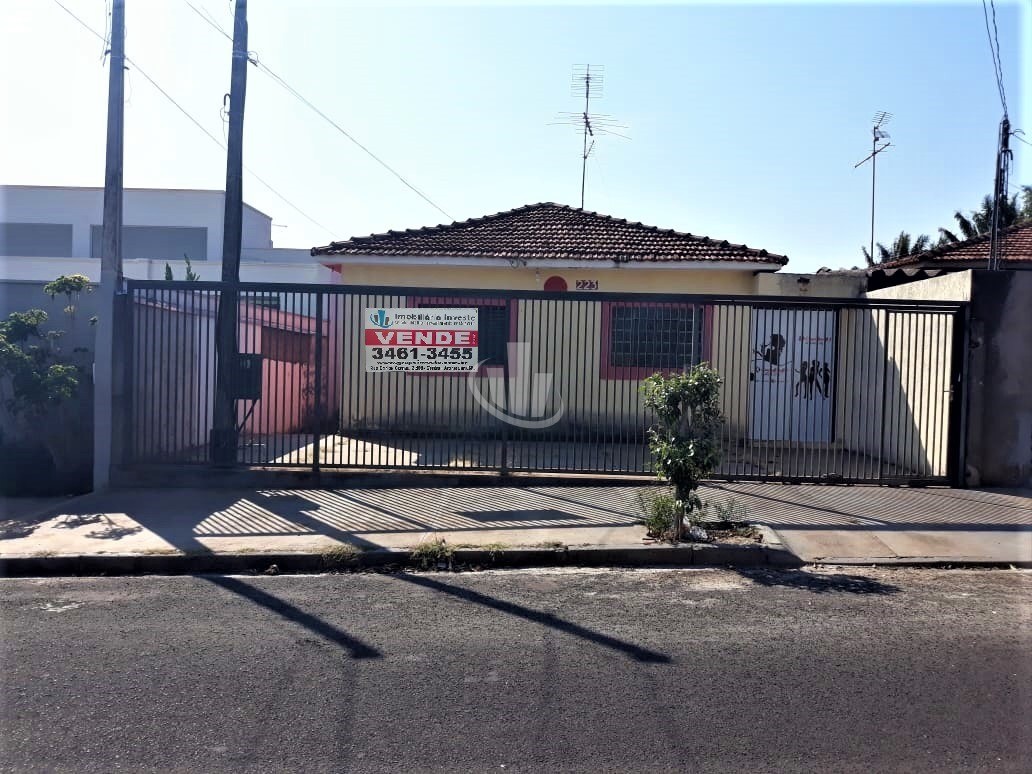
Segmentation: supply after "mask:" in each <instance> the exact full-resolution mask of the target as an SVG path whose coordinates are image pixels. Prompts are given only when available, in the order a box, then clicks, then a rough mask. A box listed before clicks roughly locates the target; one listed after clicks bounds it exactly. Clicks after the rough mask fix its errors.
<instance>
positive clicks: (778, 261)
mask: <svg viewBox="0 0 1032 774" xmlns="http://www.w3.org/2000/svg"><path fill="white" fill-rule="evenodd" d="M316 254H317V253H315V251H314V250H313V255H316ZM318 255H319V258H320V263H322V264H323V265H327V266H328V265H336V266H349V265H350V266H385V265H390V266H467V267H472V266H492V267H509V268H522V267H534V268H542V269H710V270H718V271H777V270H778V269H780V268H782V267H783V266H784V265H785V264H786V263H787V262H788V259H787V258H784V257H783V256H777V257H776V256H766V257H764V258H763V259H762V260H761V259H755V260H748V259H709V260H707V259H702V260H670V261H666V260H664V261H650V260H621V261H616V260H611V259H593V258H592V259H587V258H581V259H577V258H520V257H513V258H499V257H495V256H470V255H378V254H375V253H371V254H347V255H339V254H326V253H319V254H318Z"/></svg>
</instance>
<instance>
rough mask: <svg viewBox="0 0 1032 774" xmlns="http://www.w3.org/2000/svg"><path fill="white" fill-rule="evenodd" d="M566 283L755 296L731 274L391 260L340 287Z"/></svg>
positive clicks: (348, 277) (351, 274) (352, 271)
mask: <svg viewBox="0 0 1032 774" xmlns="http://www.w3.org/2000/svg"><path fill="white" fill-rule="evenodd" d="M552 276H559V277H562V278H564V279H565V280H566V282H567V285H568V289H569V290H576V283H577V280H587V281H592V280H594V281H597V282H598V286H597V287H595V288H593V289H594V290H598V291H602V292H616V293H619V292H626V293H729V294H730V293H734V294H742V295H751V294H753V293H755V292H756V291H755V288H756V282H755V277H754V272H753V271H749V270H746V271H742V270H727V269H723V270H722V269H712V270H710V269H683V268H681V269H671V268H652V267H648V268H645V267H640V266H635V267H632V268H620V269H613V268H598V269H594V268H590V267H589V268H576V269H563V268H534V267H533V266H519V267H515V268H513V267H506V266H447V265H437V266H432V265H423V266H402V265H393V266H392V265H390V258H385V259H384V260H383V263H380V264H376V265H370V266H365V265H345V266H343V267H342V270H341V279H340V281H341V282H342V283H343V284H346V285H378V286H398V287H424V288H473V289H486V288H491V289H496V290H543V289H544V284H545V282H546V281H547V280H548V278H549V277H552Z"/></svg>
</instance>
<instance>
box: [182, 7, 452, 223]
mask: <svg viewBox="0 0 1032 774" xmlns="http://www.w3.org/2000/svg"><path fill="white" fill-rule="evenodd" d="M183 2H184V3H186V5H187V6H189V7H190V9H191V10H192V11H193V12H194V13H196V14H197V15H198V16H199V17H200V18H201V19H203V20H204V21H205V22H206V23H207V24H208V26H210V27H211V28H212V29H214V30H215V31H216V32H218V33H220V34H221V35H222V36H223V37H225V38H226V39H228V40H230V41H232V40H233V36H232V35H230V34H229V33H228V32H226V30H224V29H223V28H222V27H221V26H220V25H219V24H218V22H216V21H215V20H214V19H213V18H211V16H210V14H206V13H204V12H202V11H201V10H200V9H199V8H198V7H197V6H196V5H194V4H193V3H192V2H190V0H183ZM247 58H248V60H249V61H250V62H251V64H253V65H254V66H255V67H257V68H258V69H259V70H261V71H262V72H264V73H265V74H266V75H268V76H269V77H270V78H272V79H273V80H274V81H276V83H278V84H279V85H280V86H281V87H282V88H283V89H285V90H286V92H287V93H288V94H290V95H291V96H292V97H294V98H295V99H297V100H298V101H299V102H301V103H302V104H304V105H305V106H307V107H308V108H309V109H310V110H312V111H313V112H314V113H315V114H316V115H318V116H319V117H320V118H322V119H323V120H324V121H326V123H328V124H329V125H330V126H332V127H333V128H334V129H336V130H337V131H338V132H340V133H341V134H342V135H344V136H345V137H346V138H347V139H349V140H350V141H351V142H352V143H354V144H355V145H356V146H357V147H358V148H359V149H360V150H361V151H362V152H363V153H365V154H366V155H367V156H369V158H371V159H372V160H373V161H375V162H376V163H377V164H379V165H380V166H381V167H383V168H384V169H386V170H387V171H388V172H390V173H391V174H392V175H394V176H395V177H396V178H398V180H400V181H401V182H402V184H404V185H405V187H406V188H408V189H409V190H411V191H412V192H413V193H415V194H416V196H418V197H419V198H420V199H422V200H423V201H425V202H426V203H427V204H429V205H430V206H431V207H433V208H434V209H435V210H437V211H438V212H439V213H441V214H442V215H444V216H445V217H446V218H448V219H449V220H455V219H454V218H453V217H452V216H451V215H449V214H448V213H447V212H446V211H445V210H444V209H443V208H442V207H440V206H439V205H438V204H437V203H436V202H434V201H433V200H432V199H431V198H430V197H429V196H427V195H426V194H425V193H423V192H422V191H420V190H419V189H418V188H417V187H416V186H415V185H413V184H412V183H410V182H409V181H408V180H406V179H405V177H404V176H403V175H402V174H401V173H400V172H398V171H397V170H396V169H394V168H393V167H392V166H391V165H390V164H388V163H387V162H386V161H384V160H383V159H381V158H380V157H379V156H377V155H376V154H375V153H373V151H371V150H370V149H369V148H367V147H366V146H365V145H363V144H362V143H361V142H359V140H358V139H356V138H355V137H354V136H353V135H352V134H351V133H350V132H348V131H347V130H346V129H344V128H343V127H342V126H341V125H340V124H338V123H337V122H336V121H334V120H333V119H332V118H330V117H329V116H328V115H326V113H324V112H323V111H322V110H320V109H319V108H318V107H316V106H315V105H314V104H312V102H311V101H309V100H308V99H306V98H305V97H304V95H302V94H301V93H300V92H299V91H298V90H297V89H295V88H294V87H293V86H291V85H290V84H289V83H287V82H286V80H284V79H283V78H282V77H280V76H279V75H277V74H276V73H275V72H274V71H273V70H272V68H270V67H269V66H268V65H266V64H265V63H264V62H261V61H260V60H259V59H258V55H257V54H256V53H255V52H253V51H248V52H247Z"/></svg>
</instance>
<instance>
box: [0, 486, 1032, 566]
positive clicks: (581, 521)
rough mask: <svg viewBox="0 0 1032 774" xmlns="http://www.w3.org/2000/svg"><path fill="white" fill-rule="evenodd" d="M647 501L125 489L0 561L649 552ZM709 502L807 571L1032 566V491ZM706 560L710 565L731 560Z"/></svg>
mask: <svg viewBox="0 0 1032 774" xmlns="http://www.w3.org/2000/svg"><path fill="white" fill-rule="evenodd" d="M640 489H641V487H638V486H554V485H553V486H520V487H499V486H468V487H433V488H391V489H387V488H381V489H350V490H345V489H296V490H284V489H241V490H231V489H205V490H189V489H126V490H117V491H110V492H105V493H100V494H96V495H86V496H84V497H80V498H75V499H72V500H68V501H64V502H61V503H59V504H58V505H57V506H55V507H53V508H50V509H43V510H42V511H41V512H37V513H34V514H33V513H26V512H25V509H24V508H23V509H22V510H21V511H13V512H10V513H7V514H6V515H5V516H4V519H3V520H2V521H0V559H3V560H9V559H18V558H27V557H32V558H36V559H47V558H51V557H57V558H60V557H71V556H92V557H98V556H125V555H129V556H152V557H153V556H198V555H207V556H230V555H234V556H244V555H249V556H265V555H273V554H284V555H287V554H305V555H325V554H328V553H333V552H335V551H342V550H347V551H371V550H377V549H411V548H412V547H414V546H417V545H419V544H420V543H421V542H424V541H427V540H429V539H432V538H444V539H445V540H446V541H447V542H448V543H449V544H450V545H452V546H456V547H458V546H468V547H481V548H483V547H486V548H488V549H489V550H492V551H497V550H502V549H516V548H532V549H538V550H540V549H549V548H553V547H555V546H564V547H565V546H573V547H578V546H593V547H601V548H620V549H624V548H628V547H639V548H640V547H642V545H643V538H644V529H643V527H642V526H641V525H640V524H639V523H638V518H639V516H640V507H639V505H638V501H637V496H638V491H639V490H640ZM702 495H703V497H704V498H705V499H707V500H710V501H714V502H727V501H728V500H730V499H734V500H735V502H736V503H738V504H739V505H740V506H741V507H743V508H744V517H745V518H746V519H747V520H748V521H750V522H753V523H759V524H763V525H767V526H769V527H770V528H772V529H773V530H774V533H776V535H777V536H778V537H780V540H781V541H782V542H783V543H784V545H785V546H786V547H787V548H788V549H789V550H790V551H791V552H792V553H794V554H795V555H796V556H797V557H799V558H800V560H802V561H803V562H806V563H828V564H836V563H841V564H893V563H953V564H962V563H963V564H979V563H995V564H1020V565H1030V564H1032V496H1030V495H1032V493H1030V492H1029V491H1027V490H1026V491H1013V490H1012V491H1007V492H997V491H982V490H951V489H931V488H929V489H904V488H887V487H870V486H862V487H861V486H856V487H847V486H813V485H809V486H808V485H779V484H757V483H736V484H712V485H709V486H707V487H705V488H704V491H703V492H702ZM770 538H772V539H777V538H775V537H774V535H773V534H772V535H771V536H770ZM697 553H698V554H699V556H702V555H703V554H705V555H706V556H708V557H709V558H708V559H707V561H712V562H714V563H725V562H727V561H732V560H731V559H729V558H728V556H726V555H721V554H719V553H717V552H712V551H711V552H709V553H706V552H702V551H701V550H700V551H699V552H697ZM614 556H615V555H614ZM611 561H615V562H616V563H619V560H618V559H612V560H611ZM695 561H696V562H698V561H699V559H698V558H696V559H695ZM685 563H691V561H687V562H685ZM760 563H763V562H760Z"/></svg>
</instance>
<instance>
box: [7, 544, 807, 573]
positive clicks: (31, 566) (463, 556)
mask: <svg viewBox="0 0 1032 774" xmlns="http://www.w3.org/2000/svg"><path fill="white" fill-rule="evenodd" d="M412 564H413V563H412V559H411V551H409V550H407V549H377V550H373V551H362V552H360V553H357V554H355V555H354V556H353V557H347V558H342V557H339V556H335V555H332V554H308V553H236V554H232V553H226V554H214V553H205V554H83V555H67V556H17V557H0V577H60V576H97V575H194V574H201V573H213V574H249V573H263V572H266V571H267V570H268V569H269V568H270V567H271V566H272V565H275V566H276V571H277V572H278V573H324V572H347V571H361V570H376V569H383V568H385V567H392V568H411V567H412ZM455 565H460V566H470V567H478V568H481V569H494V568H509V569H514V568H531V567H668V568H678V567H719V566H728V565H732V566H735V567H785V568H788V567H802V566H803V562H802V560H800V559H799V558H798V557H797V556H795V555H794V554H791V553H790V552H788V551H787V550H785V549H784V548H782V547H780V546H767V545H763V544H756V545H735V544H716V545H713V544H686V545H679V546H580V547H574V548H571V547H563V548H502V549H497V550H489V549H485V548H461V549H456V550H455V552H454V553H453V554H452V559H451V564H450V565H446V566H445V567H439V568H438V569H450V568H451V567H453V566H455ZM431 569H433V568H431Z"/></svg>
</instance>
